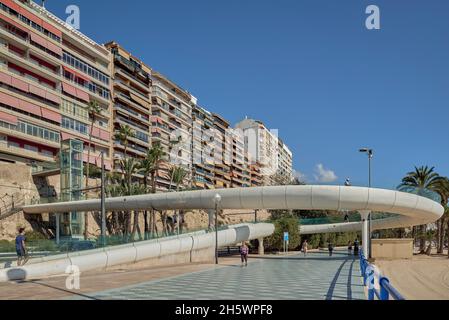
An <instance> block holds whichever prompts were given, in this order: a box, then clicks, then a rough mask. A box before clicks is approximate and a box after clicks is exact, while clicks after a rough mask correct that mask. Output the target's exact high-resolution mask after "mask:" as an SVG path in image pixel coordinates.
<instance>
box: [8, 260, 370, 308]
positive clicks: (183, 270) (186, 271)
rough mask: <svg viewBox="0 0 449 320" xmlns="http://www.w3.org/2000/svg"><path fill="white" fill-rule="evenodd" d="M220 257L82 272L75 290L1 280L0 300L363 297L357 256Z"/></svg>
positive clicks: (48, 282)
mask: <svg viewBox="0 0 449 320" xmlns="http://www.w3.org/2000/svg"><path fill="white" fill-rule="evenodd" d="M239 262H240V261H239V257H235V256H234V257H224V258H220V265H219V266H215V265H213V264H188V265H178V266H167V267H149V266H147V265H145V263H140V264H136V265H132V266H128V267H119V268H116V269H113V270H108V271H95V272H86V273H83V274H82V275H81V288H80V290H75V289H73V290H68V289H67V288H66V286H65V282H66V277H55V278H49V279H42V280H36V281H23V282H10V283H0V299H33V300H38V299H39V300H40V299H44V300H52V299H87V300H94V299H175V300H176V299H185V300H189V299H194V300H195V299H205V300H207V299H219V300H220V299H243V300H261V299H269V300H271V299H313V300H326V299H327V300H342V299H343V300H346V299H363V300H364V299H365V296H364V291H363V287H362V282H361V281H362V280H361V277H360V271H359V262H358V259H355V260H354V259H353V257H348V256H347V254H346V252H337V253H336V254H334V256H333V257H332V258H330V257H329V256H328V254H327V252H320V253H318V252H314V253H309V255H308V256H307V257H306V258H304V257H303V256H302V255H297V254H296V255H289V256H277V255H267V256H264V257H259V256H251V257H250V263H249V264H248V267H243V268H242V267H240V264H239Z"/></svg>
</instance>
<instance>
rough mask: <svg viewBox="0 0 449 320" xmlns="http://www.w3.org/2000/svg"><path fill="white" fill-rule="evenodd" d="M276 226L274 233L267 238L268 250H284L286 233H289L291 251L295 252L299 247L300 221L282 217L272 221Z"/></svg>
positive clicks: (294, 218)
mask: <svg viewBox="0 0 449 320" xmlns="http://www.w3.org/2000/svg"><path fill="white" fill-rule="evenodd" d="M271 222H272V223H273V224H274V226H275V229H274V233H273V234H272V235H271V236H269V237H268V238H266V241H265V244H266V247H267V249H268V250H279V251H281V250H283V248H284V232H288V233H289V245H288V249H289V250H295V249H296V248H298V246H299V244H300V243H299V240H300V237H299V220H298V219H297V218H296V217H290V216H281V217H278V218H277V219H276V220H273V221H271Z"/></svg>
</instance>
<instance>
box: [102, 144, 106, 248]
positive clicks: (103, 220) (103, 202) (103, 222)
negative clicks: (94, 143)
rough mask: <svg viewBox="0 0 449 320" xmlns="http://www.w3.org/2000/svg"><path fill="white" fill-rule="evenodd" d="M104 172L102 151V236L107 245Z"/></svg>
mask: <svg viewBox="0 0 449 320" xmlns="http://www.w3.org/2000/svg"><path fill="white" fill-rule="evenodd" d="M105 180H106V179H105V172H104V153H103V152H102V153H101V237H102V244H103V246H105V245H106V205H105V201H106V186H105Z"/></svg>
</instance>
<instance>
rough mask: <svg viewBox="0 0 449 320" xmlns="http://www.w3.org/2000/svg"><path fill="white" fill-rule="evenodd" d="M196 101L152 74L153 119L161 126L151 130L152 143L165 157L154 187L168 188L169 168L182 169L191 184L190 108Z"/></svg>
mask: <svg viewBox="0 0 449 320" xmlns="http://www.w3.org/2000/svg"><path fill="white" fill-rule="evenodd" d="M194 105H196V98H195V97H193V96H192V95H191V94H190V93H188V92H187V91H186V90H184V89H182V88H181V87H179V86H178V85H177V84H175V83H174V82H172V81H171V80H169V79H168V78H167V77H165V76H164V75H162V74H160V73H158V72H155V71H154V70H153V72H152V108H151V109H152V117H153V118H152V119H153V123H152V124H155V122H154V120H156V124H159V125H160V126H158V125H156V126H152V127H151V135H150V138H151V143H152V144H154V143H160V145H161V146H162V148H163V149H164V151H165V152H166V153H167V154H168V159H167V161H168V162H169V163H165V165H164V166H163V167H162V168H161V170H159V171H158V176H157V186H158V188H159V189H160V190H166V189H169V188H170V182H171V179H170V175H169V170H170V164H175V165H178V166H181V167H183V168H184V169H185V170H187V171H188V172H189V177H188V179H189V180H190V181H192V177H191V172H192V150H191V145H192V143H191V139H192V137H191V135H192V131H191V130H192V106H194Z"/></svg>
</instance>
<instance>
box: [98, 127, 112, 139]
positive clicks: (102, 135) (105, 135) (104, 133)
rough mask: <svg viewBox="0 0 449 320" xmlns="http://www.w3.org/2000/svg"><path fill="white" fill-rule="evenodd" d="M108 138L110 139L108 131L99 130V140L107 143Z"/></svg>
mask: <svg viewBox="0 0 449 320" xmlns="http://www.w3.org/2000/svg"><path fill="white" fill-rule="evenodd" d="M110 137H111V135H110V133H109V132H108V131H105V130H101V129H100V139H101V140H105V141H109V139H110Z"/></svg>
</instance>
